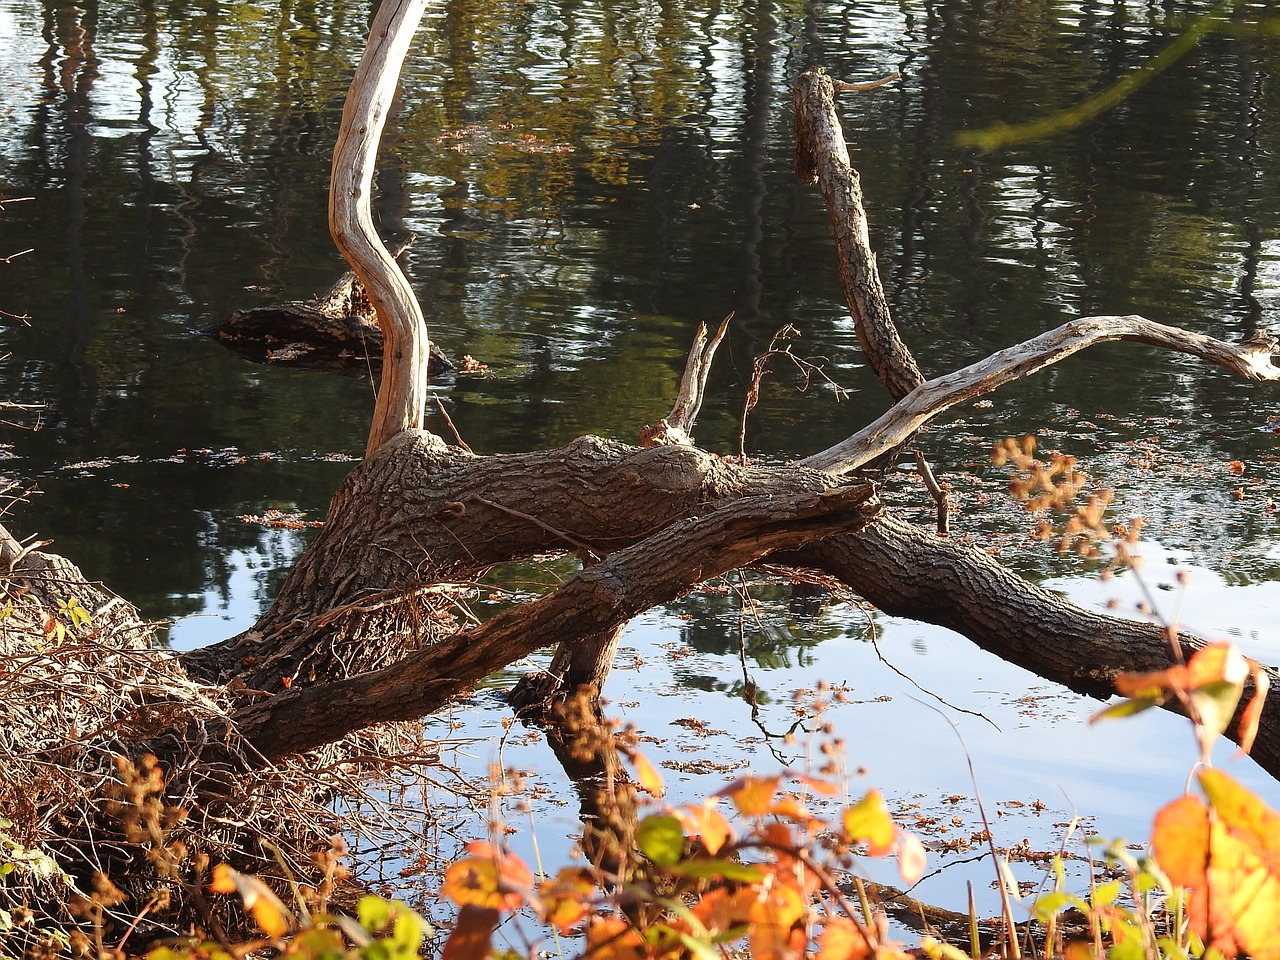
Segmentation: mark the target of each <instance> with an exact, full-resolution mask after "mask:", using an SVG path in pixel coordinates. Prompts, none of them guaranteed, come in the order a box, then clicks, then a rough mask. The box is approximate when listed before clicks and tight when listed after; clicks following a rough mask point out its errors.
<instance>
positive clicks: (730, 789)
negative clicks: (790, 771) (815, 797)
mask: <svg viewBox="0 0 1280 960" xmlns="http://www.w3.org/2000/svg"><path fill="white" fill-rule="evenodd" d="M781 782H782V778H781V777H776V776H775V777H742V778H741V779H739V780H735V781H734V782H733V783H731V784H729V786H727V787H725V788H724V789H723V790H721V791H720V792H719V793H717V794H715V795H716V796H717V797H728V798H729V799H730V800H732V801H733V805H734V806H735V807H737V808H738V812H739V813H740V814H742V815H743V816H744V817H763V816H764V815H765V814H767V813H769V811H770V810H772V809H773V798H774V795H775V794H776V793H777V792H778V784H779V783H781Z"/></svg>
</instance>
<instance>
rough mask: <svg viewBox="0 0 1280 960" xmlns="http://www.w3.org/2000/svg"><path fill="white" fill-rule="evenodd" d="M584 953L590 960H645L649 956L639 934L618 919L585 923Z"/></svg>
mask: <svg viewBox="0 0 1280 960" xmlns="http://www.w3.org/2000/svg"><path fill="white" fill-rule="evenodd" d="M586 953H587V956H589V957H591V958H592V960H646V958H647V957H648V955H649V952H648V951H647V950H646V949H645V943H644V940H643V939H642V938H641V936H640V934H638V933H637V932H636V931H635V929H634V928H632V926H631V925H630V924H629V923H627V922H626V921H625V920H622V919H620V918H618V917H592V918H591V919H590V920H589V921H587V951H586Z"/></svg>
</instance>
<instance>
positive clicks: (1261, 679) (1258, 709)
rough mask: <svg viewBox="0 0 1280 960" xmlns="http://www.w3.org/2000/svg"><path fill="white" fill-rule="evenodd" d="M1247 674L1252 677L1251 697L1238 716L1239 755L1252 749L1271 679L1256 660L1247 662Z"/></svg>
mask: <svg viewBox="0 0 1280 960" xmlns="http://www.w3.org/2000/svg"><path fill="white" fill-rule="evenodd" d="M1249 672H1250V674H1251V675H1252V676H1253V697H1252V699H1250V700H1249V702H1248V703H1247V704H1246V705H1245V708H1244V712H1243V713H1241V714H1240V729H1239V732H1238V734H1237V736H1238V737H1239V742H1240V753H1241V754H1245V753H1248V752H1249V751H1250V750H1252V749H1253V741H1254V738H1255V737H1257V735H1258V723H1259V722H1260V721H1261V720H1262V705H1263V704H1264V703H1266V701H1267V691H1268V690H1270V689H1271V679H1270V678H1269V677H1268V676H1267V671H1266V670H1264V669H1263V668H1262V664H1260V663H1258V662H1257V661H1256V660H1250V661H1249Z"/></svg>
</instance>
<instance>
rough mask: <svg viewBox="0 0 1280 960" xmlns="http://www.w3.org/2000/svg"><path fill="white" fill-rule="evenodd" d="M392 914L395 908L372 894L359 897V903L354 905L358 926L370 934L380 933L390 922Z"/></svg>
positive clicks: (387, 901) (389, 902)
mask: <svg viewBox="0 0 1280 960" xmlns="http://www.w3.org/2000/svg"><path fill="white" fill-rule="evenodd" d="M394 913H395V908H394V907H393V906H392V905H391V901H390V900H384V899H382V897H375V896H373V895H372V894H369V895H368V896H364V897H361V898H360V902H359V903H357V904H356V919H358V920H359V921H360V926H362V927H364V928H365V929H366V930H368V931H369V932H370V933H381V932H382V931H383V930H384V929H385V928H386V926H387V924H389V923H390V922H391V918H392V916H393V914H394Z"/></svg>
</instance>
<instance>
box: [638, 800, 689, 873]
mask: <svg viewBox="0 0 1280 960" xmlns="http://www.w3.org/2000/svg"><path fill="white" fill-rule="evenodd" d="M636 846H637V847H639V848H640V852H641V853H643V854H644V855H645V856H646V857H648V858H649V859H650V860H652V861H653V862H654V863H656V864H657V865H658V866H660V867H672V866H675V864H677V863H679V862H680V858H681V857H682V856H684V830H683V829H682V828H681V826H680V821H679V820H678V819H677V818H675V817H673V816H671V815H670V814H668V813H655V814H650V815H649V816H647V817H645V818H644V819H643V820H641V821H640V825H639V826H638V827H637V828H636Z"/></svg>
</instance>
